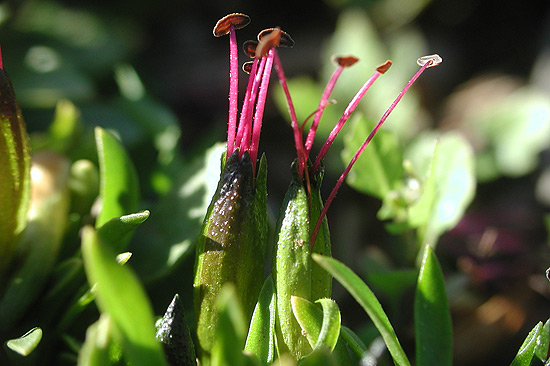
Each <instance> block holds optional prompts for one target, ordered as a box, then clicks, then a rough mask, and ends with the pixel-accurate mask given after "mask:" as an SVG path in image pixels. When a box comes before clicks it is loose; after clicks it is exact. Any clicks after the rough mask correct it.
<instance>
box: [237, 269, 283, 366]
mask: <svg viewBox="0 0 550 366" xmlns="http://www.w3.org/2000/svg"><path fill="white" fill-rule="evenodd" d="M276 316H277V296H276V294H275V289H274V284H273V278H272V276H271V275H269V276H267V278H266V280H265V282H264V285H263V287H262V290H261V292H260V297H259V298H258V303H257V304H256V307H255V308H254V313H253V314H252V320H251V321H250V327H249V329H248V336H247V337H246V343H245V346H244V349H245V351H250V352H251V353H252V354H254V355H256V357H257V358H258V359H259V361H260V362H261V364H263V365H269V364H271V363H272V362H273V360H274V358H275V318H276Z"/></svg>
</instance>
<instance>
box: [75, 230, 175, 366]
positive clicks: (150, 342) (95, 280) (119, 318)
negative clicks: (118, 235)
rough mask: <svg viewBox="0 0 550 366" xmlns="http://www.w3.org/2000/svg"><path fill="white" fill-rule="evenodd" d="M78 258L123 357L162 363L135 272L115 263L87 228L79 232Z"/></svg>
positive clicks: (150, 313)
mask: <svg viewBox="0 0 550 366" xmlns="http://www.w3.org/2000/svg"><path fill="white" fill-rule="evenodd" d="M82 257H83V259H84V267H85V270H86V275H87V277H88V282H89V284H90V286H93V285H94V284H95V289H94V293H95V299H96V303H97V304H98V307H99V309H100V311H101V312H102V313H106V314H109V316H110V317H111V319H112V321H113V325H114V326H115V327H116V330H117V332H115V334H116V335H117V336H118V337H119V338H120V339H119V342H120V343H121V345H122V347H123V351H124V355H125V358H126V359H127V360H128V361H129V362H131V363H132V364H133V365H135V366H139V365H144V366H145V365H166V361H165V359H164V354H163V352H162V348H161V345H160V343H158V342H157V341H156V340H155V327H154V320H153V310H152V308H151V304H150V303H149V299H148V298H147V295H146V294H145V291H144V289H143V287H142V286H141V284H140V283H139V281H138V279H137V277H136V276H135V274H134V273H133V272H132V271H131V270H130V268H129V267H128V266H121V265H119V264H118V263H116V261H115V255H114V253H113V252H112V251H111V250H110V249H109V248H108V247H107V246H106V245H105V244H104V243H103V242H101V240H100V237H99V236H98V235H97V233H96V231H95V230H94V229H93V228H91V227H85V228H84V229H83V231H82Z"/></svg>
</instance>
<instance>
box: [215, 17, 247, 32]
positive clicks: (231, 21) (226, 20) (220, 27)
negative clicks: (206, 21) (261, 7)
mask: <svg viewBox="0 0 550 366" xmlns="http://www.w3.org/2000/svg"><path fill="white" fill-rule="evenodd" d="M249 23H250V17H249V16H248V15H246V14H242V13H232V14H228V15H226V16H224V17H223V18H221V19H220V20H218V22H217V23H216V25H215V26H214V31H213V33H214V36H215V37H221V36H224V35H226V34H228V33H229V31H230V30H231V26H233V27H234V29H241V28H244V27H246V26H247V25H248V24H249Z"/></svg>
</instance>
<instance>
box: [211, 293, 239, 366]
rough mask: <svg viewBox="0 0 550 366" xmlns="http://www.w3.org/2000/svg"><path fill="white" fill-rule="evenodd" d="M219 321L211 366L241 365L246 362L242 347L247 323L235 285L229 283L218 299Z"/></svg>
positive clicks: (216, 327) (216, 326)
mask: <svg viewBox="0 0 550 366" xmlns="http://www.w3.org/2000/svg"><path fill="white" fill-rule="evenodd" d="M215 306H216V311H217V312H218V322H217V323H216V325H215V334H216V337H215V340H214V346H213V348H212V360H211V363H210V365H211V366H230V365H231V366H239V365H243V366H244V363H245V357H244V356H243V354H242V349H243V346H244V342H245V336H246V323H245V319H244V317H243V312H242V308H241V305H240V304H239V300H238V298H237V293H236V291H235V287H234V286H233V285H232V284H230V283H227V284H225V285H224V286H223V288H222V290H221V291H220V294H219V296H218V298H217V299H216V304H215Z"/></svg>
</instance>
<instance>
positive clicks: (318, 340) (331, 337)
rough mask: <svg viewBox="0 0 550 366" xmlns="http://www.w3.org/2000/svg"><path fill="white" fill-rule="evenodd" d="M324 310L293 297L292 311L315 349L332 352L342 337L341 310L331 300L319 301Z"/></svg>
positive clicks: (309, 302)
mask: <svg viewBox="0 0 550 366" xmlns="http://www.w3.org/2000/svg"><path fill="white" fill-rule="evenodd" d="M316 302H318V303H320V304H321V306H322V307H323V310H322V311H321V309H319V308H318V307H317V306H316V305H315V304H314V303H312V302H311V301H308V300H306V299H303V298H301V297H297V296H292V297H291V303H292V311H293V313H294V316H295V317H296V320H297V321H298V323H299V324H300V327H301V328H302V330H303V331H304V332H305V334H306V337H307V340H308V341H309V344H310V345H311V347H312V348H313V349H321V348H328V349H329V350H330V351H331V352H332V350H333V349H334V347H335V346H336V342H337V341H338V337H339V336H340V322H341V318H340V310H339V309H338V305H336V303H335V302H334V301H333V300H330V299H319V300H317V301H316Z"/></svg>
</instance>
